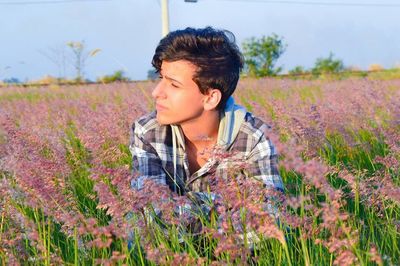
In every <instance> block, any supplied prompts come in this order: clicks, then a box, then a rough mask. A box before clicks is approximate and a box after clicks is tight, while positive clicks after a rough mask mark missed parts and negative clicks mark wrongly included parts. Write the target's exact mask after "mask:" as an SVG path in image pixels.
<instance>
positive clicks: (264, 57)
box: [242, 34, 287, 77]
mask: <svg viewBox="0 0 400 266" xmlns="http://www.w3.org/2000/svg"><path fill="white" fill-rule="evenodd" d="M242 46H243V55H244V57H245V72H246V73H247V74H248V75H249V76H253V77H265V76H275V75H277V74H278V73H279V72H281V71H282V67H276V66H275V64H276V61H277V60H278V59H279V57H280V56H281V55H282V54H283V53H284V52H285V50H286V46H287V45H286V44H284V42H283V38H282V37H279V36H278V35H276V34H272V35H271V36H268V37H265V36H263V37H262V38H261V39H256V38H254V37H253V38H250V39H248V40H246V41H244V42H243V45H242Z"/></svg>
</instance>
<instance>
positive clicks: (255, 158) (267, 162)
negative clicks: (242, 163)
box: [247, 134, 284, 191]
mask: <svg viewBox="0 0 400 266" xmlns="http://www.w3.org/2000/svg"><path fill="white" fill-rule="evenodd" d="M247 162H248V163H249V164H250V167H249V176H251V177H253V178H256V179H258V180H260V181H262V182H263V183H264V185H265V186H266V187H268V188H275V189H277V190H280V191H283V190H284V187H283V182H282V178H281V176H280V175H279V170H278V154H277V153H276V149H275V147H274V145H273V144H272V143H271V141H270V140H269V139H268V138H267V137H266V136H265V135H264V134H263V135H262V136H261V137H260V139H259V141H258V142H257V144H256V145H255V146H254V148H253V149H252V150H251V151H250V153H249V155H248V156H247Z"/></svg>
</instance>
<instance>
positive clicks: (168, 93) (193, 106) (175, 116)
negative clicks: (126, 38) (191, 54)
mask: <svg viewBox="0 0 400 266" xmlns="http://www.w3.org/2000/svg"><path fill="white" fill-rule="evenodd" d="M195 72H196V66H195V65H193V64H192V63H190V62H188V61H184V60H179V61H175V62H167V61H163V62H162V65H161V71H160V79H161V80H160V81H159V83H158V84H157V86H156V87H155V88H154V90H153V92H152V96H153V97H154V99H155V102H156V110H157V121H158V122H159V123H160V124H163V125H168V124H179V125H182V124H184V123H187V122H193V121H195V120H196V119H197V118H199V117H200V116H201V114H202V113H203V111H204V106H203V102H204V99H205V97H206V95H203V94H202V93H201V92H200V90H199V87H198V86H197V84H196V83H195V82H194V81H193V80H192V78H193V75H194V74H195Z"/></svg>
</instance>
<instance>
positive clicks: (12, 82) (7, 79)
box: [3, 77, 21, 84]
mask: <svg viewBox="0 0 400 266" xmlns="http://www.w3.org/2000/svg"><path fill="white" fill-rule="evenodd" d="M3 82H4V83H8V84H18V83H21V81H20V80H19V79H18V78H14V77H12V78H6V79H3Z"/></svg>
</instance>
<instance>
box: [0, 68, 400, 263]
mask: <svg viewBox="0 0 400 266" xmlns="http://www.w3.org/2000/svg"><path fill="white" fill-rule="evenodd" d="M154 85H155V83H153V82H141V83H114V84H107V85H77V86H73V85H69V86H57V85H50V86H43V87H27V88H24V87H15V86H14V87H13V86H9V87H2V88H0V123H1V124H0V158H1V161H0V193H1V198H0V265H9V264H10V265H13V264H35V265H50V264H52V265H53V264H55V265H58V264H65V265H92V264H104V265H123V264H128V265H188V264H193V265H194V264H196V265H245V264H250V265H353V264H354V265H399V264H400V212H399V211H400V167H399V164H400V160H399V159H400V158H399V157H400V79H397V78H395V79H386V78H380V77H378V76H377V77H375V78H361V77H360V78H346V79H341V80H337V79H316V80H300V79H298V80H290V79H244V80H242V81H240V83H239V85H238V88H237V91H236V92H235V94H234V97H235V99H236V101H237V102H239V103H240V104H242V105H243V106H245V107H246V108H247V109H248V110H249V111H251V112H253V113H254V114H256V115H257V116H259V117H261V118H262V119H263V120H264V121H265V122H266V123H268V124H269V125H271V130H270V132H266V134H267V135H268V136H269V138H270V139H271V140H272V141H273V143H274V144H275V146H276V147H277V150H278V152H279V154H280V173H281V176H282V179H283V181H284V184H285V194H284V195H281V194H278V193H276V192H274V191H268V190H267V189H264V188H262V187H261V186H260V183H259V182H256V181H255V180H253V179H251V178H244V177H243V176H241V175H235V173H237V171H238V169H239V168H241V167H243V164H235V163H234V162H233V163H232V176H231V177H230V178H231V179H229V180H222V179H220V178H219V177H218V176H215V177H214V178H215V179H216V182H215V183H216V185H215V186H213V187H210V192H213V191H217V192H218V193H219V194H220V196H221V199H220V200H219V201H218V202H210V208H212V210H213V211H212V213H211V215H209V216H205V215H199V217H197V219H198V220H197V221H200V222H201V224H202V228H203V229H202V233H201V234H192V233H191V232H190V230H189V227H188V226H187V225H188V223H190V222H191V221H192V220H190V219H192V218H189V217H187V220H185V219H183V220H178V219H177V217H176V216H174V213H173V210H174V207H176V206H177V205H181V204H183V203H188V202H189V201H190V199H188V198H186V197H182V196H178V195H174V194H173V193H172V192H170V191H169V190H168V189H166V188H165V187H163V186H161V185H157V184H150V183H149V185H148V186H147V188H146V189H145V190H142V191H134V190H132V189H131V188H130V180H131V179H132V177H133V175H132V170H131V155H130V153H129V149H128V139H129V134H130V132H129V129H130V125H131V124H132V122H133V121H134V120H135V119H137V118H138V117H139V116H141V115H143V114H145V113H146V112H148V111H150V110H152V108H153V102H152V99H151V89H152V88H153V87H154ZM216 156H218V155H216ZM219 156H221V155H219ZM227 156H229V155H227ZM222 157H224V156H222ZM224 158H225V157H224ZM228 158H229V157H228ZM239 184H240V185H239ZM266 196H268V200H267V202H266V200H265V198H266ZM152 206H157V208H160V209H161V210H162V211H163V216H162V217H158V218H157V217H154V216H153V215H152ZM266 206H273V208H274V209H275V211H276V212H277V213H278V216H279V218H278V219H276V218H274V217H272V216H271V215H270V211H267V209H266ZM151 217H153V218H151ZM277 220H278V221H279V222H277ZM128 243H130V244H129V248H128Z"/></svg>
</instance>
